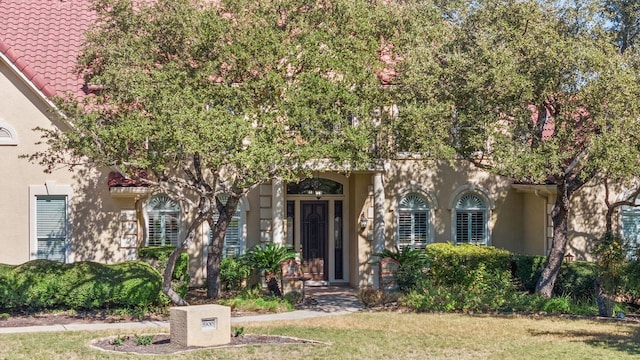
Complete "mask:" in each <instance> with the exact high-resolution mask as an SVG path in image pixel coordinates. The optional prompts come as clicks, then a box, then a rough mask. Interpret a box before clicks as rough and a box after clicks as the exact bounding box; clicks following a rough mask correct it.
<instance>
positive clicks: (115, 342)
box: [110, 336, 127, 346]
mask: <svg viewBox="0 0 640 360" xmlns="http://www.w3.org/2000/svg"><path fill="white" fill-rule="evenodd" d="M126 340H127V336H116V337H114V338H113V339H111V341H110V343H111V345H113V346H121V345H122V344H124V342H125V341H126Z"/></svg>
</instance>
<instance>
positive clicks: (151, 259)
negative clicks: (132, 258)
mask: <svg viewBox="0 0 640 360" xmlns="http://www.w3.org/2000/svg"><path fill="white" fill-rule="evenodd" d="M175 249H176V248H175V246H147V247H141V248H139V249H138V257H139V258H140V260H142V261H145V262H147V263H149V264H151V265H152V266H153V267H154V268H155V269H156V270H157V271H158V272H159V273H160V274H164V270H165V269H166V267H167V262H168V260H169V255H171V253H172V252H173V251H174V250H175ZM172 279H173V281H172V284H171V285H172V287H173V288H174V290H176V292H177V293H178V294H179V295H180V296H181V297H183V298H184V296H185V295H186V294H187V291H189V255H188V254H187V253H182V254H180V256H179V257H178V260H177V261H176V265H175V267H174V268H173V275H172Z"/></svg>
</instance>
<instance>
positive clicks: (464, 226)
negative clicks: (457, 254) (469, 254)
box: [454, 193, 489, 245]
mask: <svg viewBox="0 0 640 360" xmlns="http://www.w3.org/2000/svg"><path fill="white" fill-rule="evenodd" d="M454 211H455V215H454V222H455V224H454V230H455V234H454V237H455V239H456V243H458V244H481V245H487V242H488V236H487V234H488V231H487V221H488V220H489V208H488V206H487V204H486V202H485V201H484V199H483V198H482V197H480V196H479V195H477V194H474V193H465V194H463V195H462V196H460V198H459V199H458V201H457V202H456V204H455V208H454Z"/></svg>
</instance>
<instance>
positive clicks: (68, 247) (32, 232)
mask: <svg viewBox="0 0 640 360" xmlns="http://www.w3.org/2000/svg"><path fill="white" fill-rule="evenodd" d="M48 195H54V196H55V195H58V196H66V197H67V224H66V230H67V239H66V241H65V262H66V263H72V262H73V261H74V253H73V248H72V241H71V239H72V226H71V224H72V213H71V200H72V199H73V188H72V187H71V185H58V184H56V182H55V181H53V180H47V181H46V182H45V184H44V185H29V218H30V220H29V259H30V260H35V259H37V258H38V235H37V229H36V221H37V220H36V219H37V216H36V211H37V210H36V199H37V197H38V196H48Z"/></svg>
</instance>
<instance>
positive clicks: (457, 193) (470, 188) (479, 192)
mask: <svg viewBox="0 0 640 360" xmlns="http://www.w3.org/2000/svg"><path fill="white" fill-rule="evenodd" d="M466 194H473V195H476V196H478V197H479V198H480V199H481V200H482V201H483V202H484V204H485V206H486V207H487V209H486V210H485V215H486V219H485V223H484V231H485V235H484V237H485V240H484V243H483V244H482V245H485V246H491V242H492V241H491V239H492V236H491V235H492V232H493V219H492V213H493V210H494V209H495V206H496V205H495V203H494V202H493V200H492V199H491V198H490V197H489V191H487V190H486V189H485V188H483V187H481V186H479V185H476V184H473V183H467V184H465V185H462V186H459V187H458V188H457V189H456V190H454V192H453V193H452V194H451V196H450V197H449V211H450V212H451V241H453V242H454V243H456V244H463V243H458V242H457V241H456V238H457V236H456V235H457V233H456V230H457V229H456V227H457V219H456V213H457V212H456V204H457V203H458V200H460V198H461V197H462V196H464V195H466Z"/></svg>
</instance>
